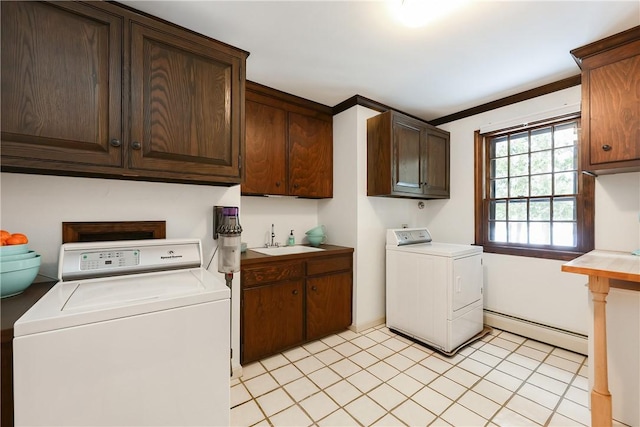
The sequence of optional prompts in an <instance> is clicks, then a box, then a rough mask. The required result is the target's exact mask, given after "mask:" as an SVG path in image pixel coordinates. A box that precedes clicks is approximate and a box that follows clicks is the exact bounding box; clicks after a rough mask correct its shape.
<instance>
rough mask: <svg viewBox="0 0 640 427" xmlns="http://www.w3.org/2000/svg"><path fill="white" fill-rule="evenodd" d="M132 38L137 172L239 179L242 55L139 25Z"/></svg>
mask: <svg viewBox="0 0 640 427" xmlns="http://www.w3.org/2000/svg"><path fill="white" fill-rule="evenodd" d="M131 38H132V40H131V141H130V144H129V145H130V146H129V148H130V160H129V163H130V164H129V167H130V168H131V169H140V170H143V171H144V170H152V171H161V172H168V173H175V174H179V175H180V176H182V177H184V178H188V179H189V178H190V179H197V180H200V181H220V178H221V177H222V178H228V179H229V182H239V179H240V177H241V176H240V153H241V151H240V150H241V134H242V131H241V126H242V125H243V120H244V118H243V116H242V115H241V112H242V104H243V103H244V98H243V96H244V93H241V91H239V90H237V89H235V87H236V85H239V84H240V82H241V75H240V73H241V68H240V66H241V64H240V58H238V57H234V56H231V55H228V54H225V53H224V52H218V51H215V50H214V49H212V48H211V46H208V45H206V44H199V43H197V42H195V41H194V40H192V39H187V38H182V37H181V34H180V32H179V31H178V30H176V31H174V32H173V33H167V32H164V31H159V30H156V29H154V28H150V27H148V26H144V25H139V24H137V23H133V24H132V26H131ZM232 89H233V90H232Z"/></svg>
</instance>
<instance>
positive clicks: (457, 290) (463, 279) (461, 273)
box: [452, 255, 483, 317]
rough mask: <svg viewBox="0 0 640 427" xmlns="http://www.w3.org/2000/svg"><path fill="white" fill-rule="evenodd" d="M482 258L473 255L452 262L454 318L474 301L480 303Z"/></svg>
mask: <svg viewBox="0 0 640 427" xmlns="http://www.w3.org/2000/svg"><path fill="white" fill-rule="evenodd" d="M482 281H483V278H482V256H481V255H473V256H469V257H465V258H458V259H454V260H453V289H452V291H453V298H452V309H453V312H454V317H455V316H456V312H457V311H458V310H462V309H464V308H465V307H467V306H469V305H470V304H473V303H475V302H476V301H479V300H480V301H482Z"/></svg>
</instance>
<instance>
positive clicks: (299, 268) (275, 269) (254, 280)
mask: <svg viewBox="0 0 640 427" xmlns="http://www.w3.org/2000/svg"><path fill="white" fill-rule="evenodd" d="M303 275H304V269H303V264H302V262H289V263H270V264H269V265H267V266H263V267H253V268H246V269H242V286H244V287H247V286H255V285H261V284H264V283H268V282H279V281H281V280H291V279H299V278H301V277H303Z"/></svg>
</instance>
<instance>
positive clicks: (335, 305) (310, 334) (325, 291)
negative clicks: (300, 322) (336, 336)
mask: <svg viewBox="0 0 640 427" xmlns="http://www.w3.org/2000/svg"><path fill="white" fill-rule="evenodd" d="M306 287H307V289H306V291H307V331H306V332H307V341H311V340H314V339H317V338H321V337H323V336H326V335H329V334H331V333H333V332H338V331H341V330H344V329H346V328H347V327H349V325H351V294H352V292H351V288H352V278H351V272H350V271H349V272H344V273H338V274H331V275H328V276H320V277H309V278H307V283H306Z"/></svg>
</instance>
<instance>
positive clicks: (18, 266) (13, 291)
mask: <svg viewBox="0 0 640 427" xmlns="http://www.w3.org/2000/svg"><path fill="white" fill-rule="evenodd" d="M39 270H40V255H36V256H35V257H33V258H28V259H21V260H17V261H8V262H1V263H0V296H1V297H2V298H5V297H10V296H13V295H18V294H19V293H22V292H23V291H24V290H25V289H27V288H28V287H29V285H31V284H32V283H33V281H34V280H35V278H36V276H37V275H38V271H39Z"/></svg>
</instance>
